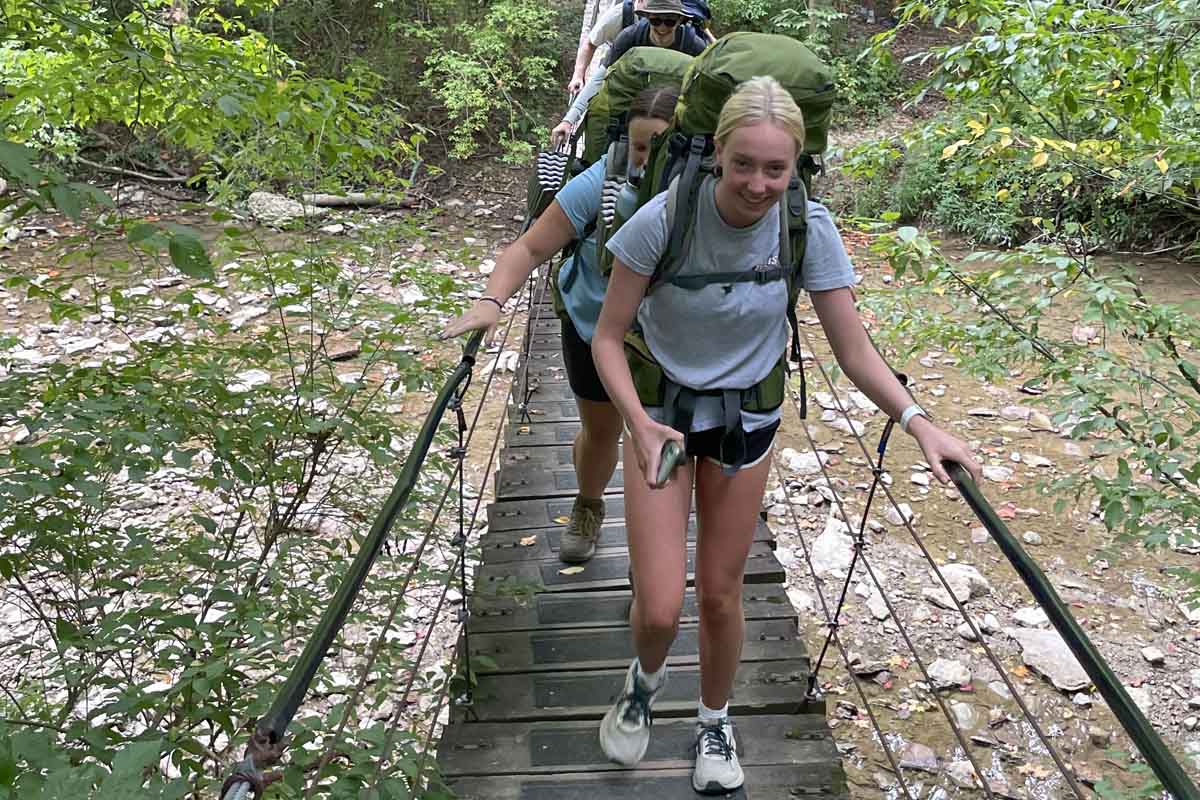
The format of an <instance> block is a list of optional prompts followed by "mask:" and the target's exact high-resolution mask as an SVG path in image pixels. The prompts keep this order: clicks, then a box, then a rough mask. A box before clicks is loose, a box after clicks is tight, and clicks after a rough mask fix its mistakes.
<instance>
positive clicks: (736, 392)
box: [601, 32, 836, 463]
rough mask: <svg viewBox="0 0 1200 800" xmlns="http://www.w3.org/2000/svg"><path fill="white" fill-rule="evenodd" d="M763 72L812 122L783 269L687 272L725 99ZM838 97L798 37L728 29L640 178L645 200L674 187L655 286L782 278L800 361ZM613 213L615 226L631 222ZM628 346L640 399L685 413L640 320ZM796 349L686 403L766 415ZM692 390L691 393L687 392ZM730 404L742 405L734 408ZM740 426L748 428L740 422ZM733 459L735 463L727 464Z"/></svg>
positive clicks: (794, 189)
mask: <svg viewBox="0 0 1200 800" xmlns="http://www.w3.org/2000/svg"><path fill="white" fill-rule="evenodd" d="M758 75H770V76H772V77H774V78H775V79H776V80H778V81H779V82H780V83H781V84H782V85H783V87H784V88H785V89H786V90H787V91H788V92H789V93H790V94H791V95H792V98H793V99H794V100H795V101H796V104H797V105H798V106H800V109H801V111H802V112H803V114H804V120H805V134H806V135H805V146H804V152H803V153H801V154H800V156H799V158H798V159H797V164H796V170H795V175H794V176H793V179H792V182H791V183H790V184H789V186H788V189H787V192H786V193H785V195H784V196H783V198H781V200H780V203H779V214H780V225H779V233H780V237H779V238H780V242H779V267H778V268H777V269H775V270H771V271H769V272H768V273H763V272H745V273H719V274H705V275H686V274H681V269H682V267H683V265H684V264H686V263H687V260H688V259H687V257H688V250H689V248H690V247H691V242H692V235H691V234H692V228H693V223H694V221H695V210H696V203H697V199H698V196H699V190H700V186H701V184H702V183H703V181H704V179H705V177H706V176H708V175H710V174H712V172H713V168H714V166H715V161H714V158H713V145H714V142H713V134H714V132H715V130H716V127H717V119H718V117H719V116H720V113H721V108H722V107H723V106H724V105H725V101H726V100H727V99H728V98H729V96H730V95H731V94H733V91H734V89H735V88H736V87H737V86H738V85H739V84H740V83H742V82H743V81H746V80H749V79H750V78H753V77H755V76H758ZM835 97H836V89H835V87H834V83H833V73H832V72H831V70H830V69H829V68H828V67H827V66H826V65H825V64H823V63H822V62H821V61H820V60H819V59H818V58H817V57H816V56H815V55H814V54H813V53H812V51H811V50H809V49H808V48H807V47H805V46H804V45H803V44H801V43H800V42H798V41H796V40H795V39H791V38H789V37H786V36H777V35H773V34H764V33H748V32H739V33H732V34H729V35H728V36H725V37H723V38H722V39H720V40H719V41H717V42H716V43H715V44H713V45H712V46H711V47H709V48H708V49H707V50H706V51H704V53H702V54H700V55H699V56H697V57H696V58H695V59H694V60H693V63H692V66H691V67H690V68H689V69H688V72H687V75H685V76H684V80H683V89H682V94H681V95H680V98H679V103H678V105H677V106H676V107H675V118H674V121H673V122H672V125H671V127H670V128H668V129H667V130H666V131H664V132H663V134H662V135H661V136H658V137H656V138H655V140H654V144H653V146H652V149H651V153H650V160H649V162H648V164H647V169H646V174H645V176H644V177H643V178H642V182H641V186H640V189H639V195H638V206H639V207H640V206H641V205H643V204H645V203H646V202H648V201H649V200H650V199H651V198H652V197H654V196H655V195H657V194H660V193H661V192H664V191H666V192H669V194H668V195H667V203H666V205H667V210H666V213H667V219H668V221H669V223H668V224H669V230H670V239H669V241H668V244H667V250H666V252H665V253H664V254H663V256H662V258H661V260H660V261H659V264H658V266H657V268H656V270H655V273H654V275H653V276H652V277H651V279H650V285H649V287H648V289H647V293H650V292H653V291H655V290H656V289H657V288H658V287H659V286H661V285H663V284H664V283H670V284H672V285H675V286H678V287H680V288H685V289H701V288H703V287H704V286H707V285H709V284H712V283H721V284H729V283H732V282H740V281H748V280H755V281H758V282H764V281H773V280H783V281H786V282H787V287H788V323H789V325H790V326H791V329H792V348H791V359H792V360H793V361H795V362H796V363H797V364H800V333H799V325H798V322H797V320H796V300H797V299H798V297H799V294H800V289H801V288H803V287H802V285H801V266H802V264H803V261H804V246H805V240H806V234H807V231H808V220H807V211H808V195H809V189H810V187H811V181H812V177H813V176H814V175H815V174H817V173H818V172H819V170H820V166H819V163H820V162H819V159H820V155H821V153H822V152H823V151H824V149H825V145H826V140H827V136H828V132H829V118H830V112H831V110H832V107H833V102H834V99H835ZM624 221H625V220H624V219H621V218H620V215H618V219H616V220H615V221H614V229H615V228H617V227H619V226H620V225H621V224H623V223H624ZM601 268H602V270H604V271H605V272H607V271H610V270H611V269H612V254H611V253H609V252H607V251H605V252H603V253H602V254H601ZM625 344H626V347H625V352H626V357H627V359H628V361H629V367H630V372H631V373H632V375H633V381H634V385H635V387H636V388H637V391H638V398H639V399H640V400H641V402H642V403H643V404H644V405H647V406H664V405H665V406H670V408H668V410H667V419H668V420H669V421H670V420H676V421H678V420H679V419H680V417H679V416H678V415H677V410H678V408H680V406H678V405H677V404H678V403H679V402H680V401H679V395H680V394H681V391H680V389H681V387H678V386H676V385H674V384H672V383H671V382H670V381H668V380H667V379H666V376H665V375H664V373H663V370H662V368H661V367H660V366H659V364H658V362H657V361H656V360H655V358H654V356H653V354H652V353H651V352H650V349H649V347H648V346H647V345H646V342H645V340H644V338H643V337H642V335H641V332H640V331H638V330H637V329H636V327H635V329H634V330H632V331H630V332H629V333H628V334H627V335H626V337H625ZM788 372H789V368H788V356H787V354H786V353H785V354H784V357H783V358H781V359H780V363H779V364H778V365H776V367H775V369H773V370H772V371H771V373H770V374H769V375H767V377H766V378H764V379H763V380H762V381H760V382H759V383H758V384H756V385H755V386H751V387H749V388H744V389H741V388H739V389H718V390H712V391H709V392H695V391H693V390H691V389H687V388H686V387H683V391H682V394H683V395H684V403H685V404H686V403H688V402H691V401H693V400H694V396H695V395H698V394H716V395H721V396H723V399H724V402H725V406H726V409H725V410H726V427H727V429H728V428H729V426H730V425H731V424H736V420H737V414H736V413H735V412H736V409H737V408H739V407H740V408H741V409H742V410H745V411H751V412H758V413H765V412H770V411H774V410H775V409H776V408H778V407H779V406H780V405H782V404H783V400H784V397H785V393H786V388H787V373H788ZM800 387H801V411H800V413H801V416H806V414H807V403H806V401H805V394H806V391H805V390H806V387H805V382H804V371H803V368H802V367H801V368H800ZM688 395H690V396H691V399H690V400H689V398H688ZM731 404H736V405H735V406H734V407H733V408H730V405H731ZM739 428H740V426H739ZM727 463H728V462H727Z"/></svg>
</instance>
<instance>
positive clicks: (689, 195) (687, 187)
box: [646, 136, 706, 294]
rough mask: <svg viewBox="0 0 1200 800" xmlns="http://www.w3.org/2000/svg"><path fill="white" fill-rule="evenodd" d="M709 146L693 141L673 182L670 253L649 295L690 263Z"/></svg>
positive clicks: (669, 200)
mask: <svg viewBox="0 0 1200 800" xmlns="http://www.w3.org/2000/svg"><path fill="white" fill-rule="evenodd" d="M705 145H706V142H705V139H704V137H703V136H693V137H692V138H691V141H690V142H689V143H688V150H687V160H686V161H685V162H684V165H683V172H682V173H680V174H679V175H677V176H676V177H674V178H672V179H671V183H670V185H668V187H667V249H666V252H664V253H663V256H662V258H660V259H659V261H658V266H657V268H656V269H655V270H654V275H653V276H652V277H651V278H650V286H649V287H647V289H646V293H647V294H649V293H650V292H652V291H654V290H655V289H656V288H658V286H659V285H661V284H662V283H663V282H664V281H667V280H670V279H671V277H672V276H674V275H675V274H677V273H678V272H679V270H680V269H681V268H682V267H683V265H684V264H685V263H687V258H688V252H689V251H690V250H691V247H692V229H693V228H694V227H695V226H694V225H693V224H692V223H693V221H694V219H695V216H696V202H697V200H698V199H699V197H700V184H701V182H702V179H703V175H702V174H701V171H700V167H701V163H702V161H703V158H704V149H705Z"/></svg>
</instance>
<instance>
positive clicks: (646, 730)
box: [600, 658, 667, 767]
mask: <svg viewBox="0 0 1200 800" xmlns="http://www.w3.org/2000/svg"><path fill="white" fill-rule="evenodd" d="M663 669H666V666H665V665H664V667H663ZM666 685H667V676H666V673H665V672H664V673H663V677H662V680H660V681H659V683H658V688H656V689H654V690H653V691H651V690H650V689H647V688H646V686H645V685H644V684H643V683H642V680H641V676H640V675H638V662H637V659H636V658H635V659H634V660H633V663H632V664H630V665H629V672H627V673H625V688H624V689H623V690H622V692H621V696H620V697H618V698H617V702H615V703H613V707H612V708H610V709H609V710H608V713H607V714H605V715H604V719H603V720H602V721H601V722H600V749H601V750H603V751H604V755H606V756H608V757H609V758H610V759H612V760H613V761H615V762H617V763H618V764H623V765H625V766H627V767H632V766H633V765H634V764H636V763H638V762H639V761H641V760H642V756H644V755H646V747H647V745H649V744H650V725H651V724H652V722H653V718H652V717H651V715H650V707H651V706H652V705H654V698H655V696H657V695H658V693H659V692H661V691H662V688H663V687H664V686H666Z"/></svg>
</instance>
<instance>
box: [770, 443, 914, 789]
mask: <svg viewBox="0 0 1200 800" xmlns="http://www.w3.org/2000/svg"><path fill="white" fill-rule="evenodd" d="M801 426H802V427H803V429H804V433H805V435H806V436H807V437H808V440H809V443H810V444H811V445H812V447H813V452H816V442H815V441H813V439H812V435H811V433H810V432H809V430H808V425H807V424H806V423H805V422H804V420H801ZM771 459H772V461H773V462H774V464H775V471H776V472H777V473H779V474H780V475H783V474H784V472H783V465H782V464H781V463H780V461H779V454H778V453H776V452H775V451H774V450H773V449H772V453H771ZM783 494H784V502H785V503H786V504H787V510H788V516H789V517H790V518H791V520H792V528H793V529H794V530H795V531H796V538H797V539H799V540H800V549H801V550H803V551H804V563H805V564H806V565H807V566H808V573H809V575H810V576H811V577H812V582H813V589H814V590H815V591H816V593H817V600H818V601H819V602H820V604H821V612H822V614H823V615H824V617H825V624H826V625H828V626H829V635H830V641H832V642H833V644H834V645H835V646H836V647H837V649H838V652H839V653H840V654H841V656H842V662H843V663H844V664H845V665H846V671H847V672H849V673H850V682H851V683H852V684H854V689H855V691H857V692H858V698H859V700H861V701H862V704H863V709H864V710H865V711H866V712H867V718H868V719H869V720H870V721H871V727H872V728H873V729H874V730H875V735H876V736H877V737H878V739H879V746H880V747H882V748H883V754H884V756H886V757H887V760H888V763H889V764H890V765H891V767H892V774H894V775H895V776H896V780H897V782H898V783H899V784H900V790H901V791H902V792H903V793H904V797H905V798H906V800H916V797H915V796H914V795H913V793H912V790H911V789H910V788H909V786H908V782H907V781H906V780H905V779H904V773H903V772H902V771H901V769H900V762H899V761H897V760H896V754H895V753H894V752H893V751H892V746H891V745H890V744H888V741H887V736H885V735H884V732H883V728H882V726H880V724H879V719H878V718H877V717H876V716H875V710H874V709H873V708H872V707H871V701H870V700H869V699H868V698H867V693H866V691H864V690H863V687H862V682H861V680H860V679H859V677H858V676H857V675H855V674H854V671H853V670H852V669H850V654H849V653H848V652H846V645H845V643H843V642H842V637H841V636H839V635H838V632H837V627H836V626H834V625H833V616H832V615H831V614H830V613H829V604H828V603H827V602H826V601H825V592H824V591H822V589H821V581H820V579H819V578H817V570H816V568H815V567H814V566H813V562H812V552H811V551H810V550H809V549H808V542H806V541H805V540H804V537H803V536H802V535H800V518H799V516H798V515H797V514H796V506H795V504H794V503H792V498H791V496H790V495H788V493H787V487H786V484H785V486H784V493H783Z"/></svg>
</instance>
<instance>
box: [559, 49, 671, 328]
mask: <svg viewBox="0 0 1200 800" xmlns="http://www.w3.org/2000/svg"><path fill="white" fill-rule="evenodd" d="M691 63H692V56H689V55H686V54H684V53H680V52H679V51H677V50H668V49H666V48H663V47H635V48H633V49H631V50H630V51H629V52H627V53H626V54H625V55H624V56H622V57H621V59H620V60H619V61H617V63H616V64H614V65H613V66H612V67H611V68H610V69H609V70H608V73H607V74H606V75H605V76H604V84H603V85H602V86H601V87H600V91H599V92H597V93H596V96H595V97H593V98H592V100H591V102H590V103H589V104H588V111H587V116H586V117H585V118H584V120H583V122H582V124H581V125H580V126H579V130H580V131H581V132H586V133H585V138H584V150H583V158H582V159H581V161H580V162H579V165H580V166H584V165H590V164H593V163H595V162H596V161H597V160H599V159H600V157H601V156H602V155H604V154H605V153H606V152H607V155H608V159H607V161H606V163H605V171H604V182H603V183H602V184H601V192H600V196H601V200H600V209H601V211H600V215H599V217H598V218H597V219H595V220H593V221H592V222H590V223H588V226H587V227H586V228H585V229H584V231H583V233H582V234H581V235H580V237H579V238H578V239H576V240H575V241H574V242H573V243H572V244H571V245H569V246H568V248H567V249H566V250H564V255H565V256H569V255H571V254H573V253H574V251H575V250H576V249H577V248H578V246H579V244H580V243H581V242H583V241H584V240H585V239H587V238H588V237H590V236H591V235H592V234H593V233H595V234H596V235H597V245H596V246H597V252H599V250H600V248H602V247H603V242H604V241H605V234H606V233H607V229H608V226H609V225H610V224H611V223H612V221H613V219H614V215H615V208H616V201H617V197H618V195H620V193H621V191H622V188H623V187H625V185H626V178H627V172H628V165H629V135H628V132H627V126H628V122H629V119H628V118H629V107H630V105H631V104H632V103H633V100H634V98H636V97H637V96H638V95H639V94H640V93H641V92H642V91H644V90H645V89H648V88H652V87H658V86H675V87H678V86H679V85H680V83H681V82H682V81H683V76H684V74H685V73H686V72H687V69H688V66H689V65H690V64H691ZM571 149H572V151H574V149H575V148H574V147H572V148H571ZM568 171H571V170H568ZM578 171H579V172H582V171H583V170H582V169H579V170H578ZM576 174H578V173H576ZM570 177H573V176H570ZM547 205H549V202H547ZM564 260H565V258H562V259H559V261H558V263H557V264H556V265H555V266H554V267H552V268H551V283H550V286H551V295H552V298H553V302H554V310H555V312H556V313H558V315H559V317H560V318H562V319H566V316H567V312H566V306H565V305H564V303H563V300H562V294H563V292H566V291H569V290H570V285H565V286H560V285H559V282H558V276H559V273H560V270H561V268H562V262H563V261H564ZM576 274H578V273H572V275H576Z"/></svg>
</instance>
